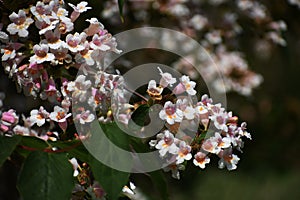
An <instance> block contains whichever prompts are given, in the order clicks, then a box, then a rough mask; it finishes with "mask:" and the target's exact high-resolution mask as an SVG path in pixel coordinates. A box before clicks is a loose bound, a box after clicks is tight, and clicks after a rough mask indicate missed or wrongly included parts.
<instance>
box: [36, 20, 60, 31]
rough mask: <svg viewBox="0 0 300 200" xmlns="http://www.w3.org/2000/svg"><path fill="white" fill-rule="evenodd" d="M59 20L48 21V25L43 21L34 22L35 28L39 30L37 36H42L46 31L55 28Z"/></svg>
mask: <svg viewBox="0 0 300 200" xmlns="http://www.w3.org/2000/svg"><path fill="white" fill-rule="evenodd" d="M58 22H59V20H53V21H50V23H46V22H45V21H35V26H36V27H37V28H38V29H40V30H39V34H40V35H43V34H45V33H46V32H47V31H51V30H53V29H55V28H56V25H57V24H58Z"/></svg>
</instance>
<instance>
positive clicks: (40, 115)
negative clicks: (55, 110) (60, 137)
mask: <svg viewBox="0 0 300 200" xmlns="http://www.w3.org/2000/svg"><path fill="white" fill-rule="evenodd" d="M48 117H49V113H48V112H47V111H46V110H45V109H44V107H43V106H41V107H40V108H39V110H36V109H35V110H32V111H31V112H30V118H29V119H30V121H31V123H32V124H31V125H33V124H36V125H38V126H43V125H44V124H45V122H46V119H47V118H48Z"/></svg>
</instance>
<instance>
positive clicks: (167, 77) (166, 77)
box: [157, 67, 176, 88]
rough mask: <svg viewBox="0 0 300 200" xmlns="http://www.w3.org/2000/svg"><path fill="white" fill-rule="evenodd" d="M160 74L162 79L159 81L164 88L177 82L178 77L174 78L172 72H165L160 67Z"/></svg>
mask: <svg viewBox="0 0 300 200" xmlns="http://www.w3.org/2000/svg"><path fill="white" fill-rule="evenodd" d="M157 68H158V70H159V74H160V75H161V79H160V81H159V85H160V86H161V87H163V88H165V87H167V86H168V85H170V86H173V84H174V83H176V78H173V77H172V75H171V74H170V73H167V72H163V71H162V70H161V69H160V68H159V67H157Z"/></svg>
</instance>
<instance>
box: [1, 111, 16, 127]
mask: <svg viewBox="0 0 300 200" xmlns="http://www.w3.org/2000/svg"><path fill="white" fill-rule="evenodd" d="M18 119H19V118H18V117H17V115H16V113H15V111H14V110H12V109H11V110H9V111H7V112H4V113H2V116H1V120H2V122H6V123H9V124H15V123H17V121H18Z"/></svg>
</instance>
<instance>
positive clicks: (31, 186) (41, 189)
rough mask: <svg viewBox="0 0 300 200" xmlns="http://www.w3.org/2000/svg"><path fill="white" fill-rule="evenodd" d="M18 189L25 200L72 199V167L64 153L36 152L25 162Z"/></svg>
mask: <svg viewBox="0 0 300 200" xmlns="http://www.w3.org/2000/svg"><path fill="white" fill-rule="evenodd" d="M17 187H18V189H19V191H20V193H21V196H22V197H23V199H24V200H41V199H43V200H52V199H53V200H57V199H70V197H71V192H72V189H73V187H74V182H73V168H72V165H71V163H70V162H69V161H68V159H67V157H66V154H64V153H46V152H41V151H34V152H32V153H30V155H29V156H28V157H27V159H26V160H25V163H24V165H23V167H22V170H21V173H20V177H19V180H18V186H17Z"/></svg>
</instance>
